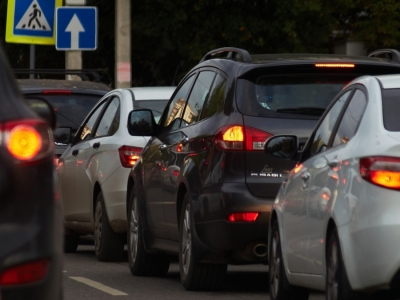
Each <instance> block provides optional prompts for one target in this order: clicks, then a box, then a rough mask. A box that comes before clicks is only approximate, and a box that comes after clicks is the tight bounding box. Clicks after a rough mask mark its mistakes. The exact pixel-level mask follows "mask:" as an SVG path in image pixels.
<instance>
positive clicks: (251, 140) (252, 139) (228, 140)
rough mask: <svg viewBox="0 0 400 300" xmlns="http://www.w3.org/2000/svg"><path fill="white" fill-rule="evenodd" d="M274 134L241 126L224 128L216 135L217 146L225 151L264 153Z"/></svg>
mask: <svg viewBox="0 0 400 300" xmlns="http://www.w3.org/2000/svg"><path fill="white" fill-rule="evenodd" d="M271 136H272V134H270V133H268V132H265V131H262V130H259V129H255V128H252V127H246V126H241V125H234V126H228V127H223V128H222V129H220V130H219V131H218V133H217V134H216V139H215V141H216V144H217V145H218V146H219V147H220V148H221V149H223V150H246V151H263V150H264V144H265V141H266V140H267V139H269V138H270V137H271Z"/></svg>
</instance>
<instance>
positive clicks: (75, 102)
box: [29, 94, 101, 129]
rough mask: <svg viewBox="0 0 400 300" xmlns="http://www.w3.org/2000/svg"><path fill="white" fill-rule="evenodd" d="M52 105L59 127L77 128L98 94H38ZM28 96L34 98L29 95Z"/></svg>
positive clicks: (97, 99)
mask: <svg viewBox="0 0 400 300" xmlns="http://www.w3.org/2000/svg"><path fill="white" fill-rule="evenodd" d="M38 97H40V98H44V99H45V100H47V101H49V102H50V103H51V105H53V107H54V110H55V112H56V115H57V125H58V126H59V127H71V128H72V129H77V128H78V127H79V126H80V125H81V123H82V122H83V121H84V119H85V117H86V116H87V115H88V113H89V112H90V110H91V109H92V108H93V107H94V106H95V104H96V103H97V101H99V100H100V98H101V96H100V95H87V94H85V95H83V94H71V95H43V94H40V95H38ZM29 98H34V96H33V95H29Z"/></svg>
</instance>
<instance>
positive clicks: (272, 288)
mask: <svg viewBox="0 0 400 300" xmlns="http://www.w3.org/2000/svg"><path fill="white" fill-rule="evenodd" d="M271 234H272V237H271V238H272V240H271V245H270V249H269V293H270V299H271V300H307V299H308V296H309V291H308V290H307V289H305V288H302V287H297V286H294V285H291V284H290V283H289V281H288V279H287V277H286V273H285V266H284V262H283V256H282V247H281V238H280V234H279V225H278V222H277V221H275V222H274V223H273V225H272V232H271Z"/></svg>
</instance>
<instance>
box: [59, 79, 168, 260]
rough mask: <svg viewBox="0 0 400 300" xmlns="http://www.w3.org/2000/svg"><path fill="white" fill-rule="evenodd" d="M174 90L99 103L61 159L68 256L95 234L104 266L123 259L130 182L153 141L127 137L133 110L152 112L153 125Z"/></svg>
mask: <svg viewBox="0 0 400 300" xmlns="http://www.w3.org/2000/svg"><path fill="white" fill-rule="evenodd" d="M174 90H175V87H143V88H126V89H115V90H113V91H111V92H109V93H107V94H106V95H105V96H104V97H103V98H101V99H100V100H99V102H98V103H97V104H96V106H95V107H94V108H93V109H92V110H91V112H90V113H89V114H88V116H87V117H86V119H85V121H84V122H83V123H82V125H81V126H80V128H79V130H78V131H77V133H76V135H75V136H74V137H73V139H72V141H71V144H70V145H69V147H68V148H67V150H66V151H65V152H64V153H63V154H62V156H61V157H60V160H59V163H58V166H57V174H58V177H59V182H60V198H61V204H62V211H63V216H64V224H65V247H64V248H65V251H66V252H74V251H75V250H76V249H77V247H78V241H79V235H86V234H94V241H95V252H96V255H97V257H98V259H99V260H101V261H115V260H120V259H122V257H123V251H124V245H125V242H126V230H127V215H126V197H127V196H126V188H127V187H126V181H127V178H128V174H129V171H130V169H131V168H132V166H133V165H134V164H135V163H136V161H137V159H138V158H139V156H140V153H141V151H142V148H143V147H144V146H145V144H146V143H147V141H148V139H149V138H150V137H147V136H131V135H130V134H129V132H128V127H129V123H130V119H129V118H130V117H129V116H130V112H131V111H132V110H133V109H139V108H147V109H151V110H152V111H153V113H154V116H155V119H156V120H155V122H157V121H158V120H157V119H158V118H159V117H160V116H161V114H162V111H163V110H164V108H165V106H166V104H167V102H168V100H169V98H170V97H171V95H172V93H173V91H174Z"/></svg>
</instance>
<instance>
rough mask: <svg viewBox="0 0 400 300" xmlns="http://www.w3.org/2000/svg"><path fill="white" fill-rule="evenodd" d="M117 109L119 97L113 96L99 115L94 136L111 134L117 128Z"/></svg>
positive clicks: (118, 116) (118, 114)
mask: <svg viewBox="0 0 400 300" xmlns="http://www.w3.org/2000/svg"><path fill="white" fill-rule="evenodd" d="M119 111H120V109H119V99H118V98H117V97H114V98H113V99H112V100H111V102H110V104H109V105H108V106H107V109H106V111H105V112H104V114H103V116H102V117H101V120H100V123H99V126H98V127H97V130H96V137H98V136H105V135H113V134H114V133H115V132H116V131H117V130H118V127H119V120H120V113H119Z"/></svg>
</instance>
